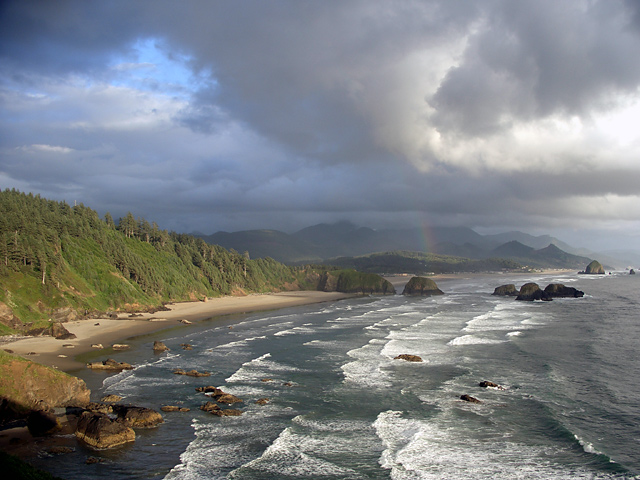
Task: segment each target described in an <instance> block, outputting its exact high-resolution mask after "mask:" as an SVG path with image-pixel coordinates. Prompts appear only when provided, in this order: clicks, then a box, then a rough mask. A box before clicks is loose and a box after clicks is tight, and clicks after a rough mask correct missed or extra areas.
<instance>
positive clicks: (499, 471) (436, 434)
mask: <svg viewBox="0 0 640 480" xmlns="http://www.w3.org/2000/svg"><path fill="white" fill-rule="evenodd" d="M373 426H374V428H375V429H376V433H377V435H378V436H379V437H380V439H381V441H382V442H383V445H384V447H385V449H384V451H383V453H382V455H381V457H380V465H381V466H382V467H383V468H385V469H388V470H390V471H391V478H393V479H394V480H414V479H421V480H430V479H434V480H435V479H442V478H456V479H462V480H465V479H469V480H471V479H473V480H478V479H494V478H518V479H523V480H528V479H531V480H534V479H535V480H537V479H540V478H545V479H551V480H556V479H558V480H559V479H563V480H565V479H567V478H572V479H573V478H584V479H602V480H604V479H613V478H620V477H619V476H615V475H610V474H606V473H603V474H598V473H595V472H594V471H591V470H589V469H587V468H586V467H585V468H581V467H575V466H564V465H561V464H558V463H555V462H554V460H553V458H554V457H555V456H556V455H561V454H562V453H563V449H562V448H560V447H550V446H544V445H526V444H523V443H520V442H515V441H512V440H511V439H510V437H509V435H508V434H506V433H505V434H502V435H501V434H499V433H494V434H493V436H492V437H487V436H479V437H478V438H474V437H473V436H471V435H468V434H467V432H465V431H464V430H463V429H462V428H460V427H458V428H456V427H455V426H454V425H449V424H448V423H447V424H443V423H441V422H440V421H438V419H435V420H434V419H430V420H418V419H412V418H403V413H402V412H399V411H386V412H382V413H380V414H379V416H378V418H377V419H376V421H375V422H374V424H373Z"/></svg>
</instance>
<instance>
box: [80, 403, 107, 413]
mask: <svg viewBox="0 0 640 480" xmlns="http://www.w3.org/2000/svg"><path fill="white" fill-rule="evenodd" d="M85 410H88V411H89V412H94V413H104V414H105V415H106V414H109V413H113V406H112V405H107V404H106V403H98V402H91V403H88V404H87V405H86V407H85Z"/></svg>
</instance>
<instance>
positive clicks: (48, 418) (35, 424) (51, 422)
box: [27, 410, 60, 437]
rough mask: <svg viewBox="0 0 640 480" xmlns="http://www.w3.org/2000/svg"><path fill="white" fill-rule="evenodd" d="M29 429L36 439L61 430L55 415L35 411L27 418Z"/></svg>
mask: <svg viewBox="0 0 640 480" xmlns="http://www.w3.org/2000/svg"><path fill="white" fill-rule="evenodd" d="M27 428H28V429H29V433H30V434H31V435H33V436H34V437H42V436H44V435H51V434H52V433H54V432H56V431H58V430H60V422H58V419H57V418H56V416H55V415H54V414H53V413H50V412H45V411H42V410H34V411H32V412H31V413H30V414H29V416H28V417H27Z"/></svg>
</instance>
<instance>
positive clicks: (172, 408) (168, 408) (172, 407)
mask: <svg viewBox="0 0 640 480" xmlns="http://www.w3.org/2000/svg"><path fill="white" fill-rule="evenodd" d="M160 410H162V411H163V412H189V411H191V409H190V408H187V407H179V406H177V405H164V406H162V407H160Z"/></svg>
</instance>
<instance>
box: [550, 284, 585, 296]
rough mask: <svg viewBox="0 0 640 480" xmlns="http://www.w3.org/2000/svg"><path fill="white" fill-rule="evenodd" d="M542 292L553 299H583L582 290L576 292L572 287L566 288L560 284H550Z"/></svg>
mask: <svg viewBox="0 0 640 480" xmlns="http://www.w3.org/2000/svg"><path fill="white" fill-rule="evenodd" d="M544 292H545V293H546V294H547V295H549V296H550V297H554V298H556V297H557V298H580V297H584V292H583V291H582V290H577V289H575V288H573V287H566V286H564V285H563V284H561V283H550V284H549V285H547V286H546V288H545V289H544Z"/></svg>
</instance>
